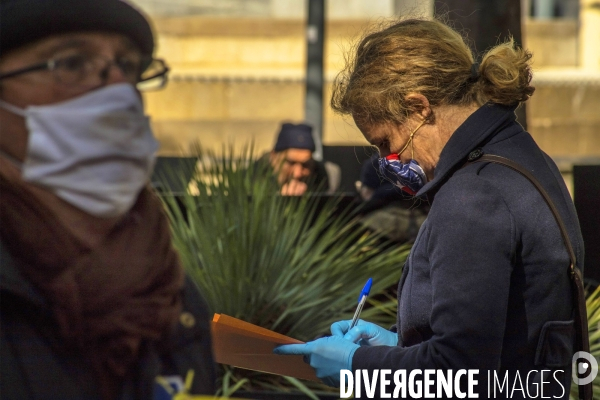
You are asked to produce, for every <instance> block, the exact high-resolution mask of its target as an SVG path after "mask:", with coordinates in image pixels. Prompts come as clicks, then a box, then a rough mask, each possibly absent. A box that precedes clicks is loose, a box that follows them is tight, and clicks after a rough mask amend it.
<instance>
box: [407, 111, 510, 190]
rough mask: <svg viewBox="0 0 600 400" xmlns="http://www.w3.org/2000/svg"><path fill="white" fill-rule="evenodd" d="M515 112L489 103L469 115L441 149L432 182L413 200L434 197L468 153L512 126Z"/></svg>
mask: <svg viewBox="0 0 600 400" xmlns="http://www.w3.org/2000/svg"><path fill="white" fill-rule="evenodd" d="M515 109H516V106H510V107H508V106H502V105H498V104H491V103H488V104H484V105H483V106H481V107H480V108H479V109H478V110H477V111H475V112H474V113H473V114H471V115H470V116H469V118H467V119H466V120H465V122H463V123H462V125H461V126H459V127H458V129H457V130H456V131H455V132H454V133H453V134H452V136H451V137H450V140H448V143H446V146H444V148H443V149H442V154H440V160H439V162H438V164H437V165H436V167H435V169H434V172H433V179H432V180H431V181H429V182H427V183H426V184H425V186H423V187H422V188H421V190H419V192H418V193H417V194H416V197H426V196H427V195H428V194H433V193H435V192H436V191H437V190H438V189H439V187H440V186H441V185H442V184H443V182H445V181H446V179H447V178H448V177H449V176H450V175H451V174H452V172H453V171H454V170H455V168H456V167H457V166H458V165H460V164H462V163H464V161H465V160H466V158H467V156H468V155H469V153H470V152H471V151H473V150H474V149H475V148H477V147H480V146H482V145H483V144H484V143H485V142H487V141H488V140H489V139H491V138H492V137H493V136H494V135H495V134H496V133H498V131H500V130H501V129H502V128H503V127H505V126H507V125H510V124H512V123H514V121H515V119H516V115H515Z"/></svg>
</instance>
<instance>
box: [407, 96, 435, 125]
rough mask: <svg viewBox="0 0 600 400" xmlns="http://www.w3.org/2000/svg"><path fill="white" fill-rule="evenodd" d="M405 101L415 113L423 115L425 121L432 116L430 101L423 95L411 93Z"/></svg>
mask: <svg viewBox="0 0 600 400" xmlns="http://www.w3.org/2000/svg"><path fill="white" fill-rule="evenodd" d="M404 99H405V101H406V104H407V105H408V107H409V109H410V110H411V111H412V112H413V113H415V114H419V115H421V117H423V119H429V118H430V117H431V116H432V111H431V106H430V104H429V100H428V99H427V97H425V96H423V95H422V94H421V93H409V94H407V95H406V97H405V98H404Z"/></svg>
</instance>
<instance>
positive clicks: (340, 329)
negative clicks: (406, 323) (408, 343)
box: [331, 319, 398, 346]
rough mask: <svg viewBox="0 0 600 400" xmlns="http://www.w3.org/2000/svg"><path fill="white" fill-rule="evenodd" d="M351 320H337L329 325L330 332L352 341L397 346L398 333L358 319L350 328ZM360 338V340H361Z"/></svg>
mask: <svg viewBox="0 0 600 400" xmlns="http://www.w3.org/2000/svg"><path fill="white" fill-rule="evenodd" d="M351 323H352V321H338V322H335V323H333V324H332V325H331V334H332V335H334V336H337V337H340V336H341V337H343V338H344V339H346V340H350V341H351V342H353V343H358V342H359V341H360V342H361V343H360V344H361V345H362V344H365V345H369V346H397V345H398V334H397V333H395V332H392V331H389V330H387V329H383V328H382V327H380V326H379V325H375V324H373V323H371V322H367V321H363V320H362V319H359V320H358V322H357V324H356V326H355V327H354V328H352V329H350V330H348V329H349V328H350V324H351ZM361 339H362V340H361Z"/></svg>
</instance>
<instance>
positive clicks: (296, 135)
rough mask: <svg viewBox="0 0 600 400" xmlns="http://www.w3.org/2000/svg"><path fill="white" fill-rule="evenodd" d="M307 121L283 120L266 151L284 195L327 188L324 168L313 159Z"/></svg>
mask: <svg viewBox="0 0 600 400" xmlns="http://www.w3.org/2000/svg"><path fill="white" fill-rule="evenodd" d="M312 130H313V129H312V127H311V126H310V125H307V124H291V123H284V124H282V125H281V129H280V130H279V134H278V135H277V141H276V142H275V146H274V148H273V150H272V151H271V152H270V153H269V155H268V157H269V163H270V165H271V168H272V170H273V173H274V175H275V178H276V179H277V183H278V184H279V186H280V187H281V194H282V195H284V196H301V195H303V194H304V193H307V192H316V191H321V192H325V191H327V190H328V188H329V183H328V177H327V170H326V169H325V165H324V163H322V162H319V161H317V160H315V159H314V158H313V153H314V151H315V141H314V139H313V136H312Z"/></svg>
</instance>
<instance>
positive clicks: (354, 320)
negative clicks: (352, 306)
mask: <svg viewBox="0 0 600 400" xmlns="http://www.w3.org/2000/svg"><path fill="white" fill-rule="evenodd" d="M372 284H373V278H369V280H367V283H365V287H363V289H362V290H361V291H360V295H359V296H358V306H357V307H356V312H355V313H354V317H353V318H352V323H351V324H350V329H352V328H354V327H355V326H356V323H357V322H358V318H359V317H360V312H361V311H362V309H363V307H364V305H365V303H366V302H367V297H368V296H369V292H370V291H371V285H372ZM350 329H348V330H350Z"/></svg>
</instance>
